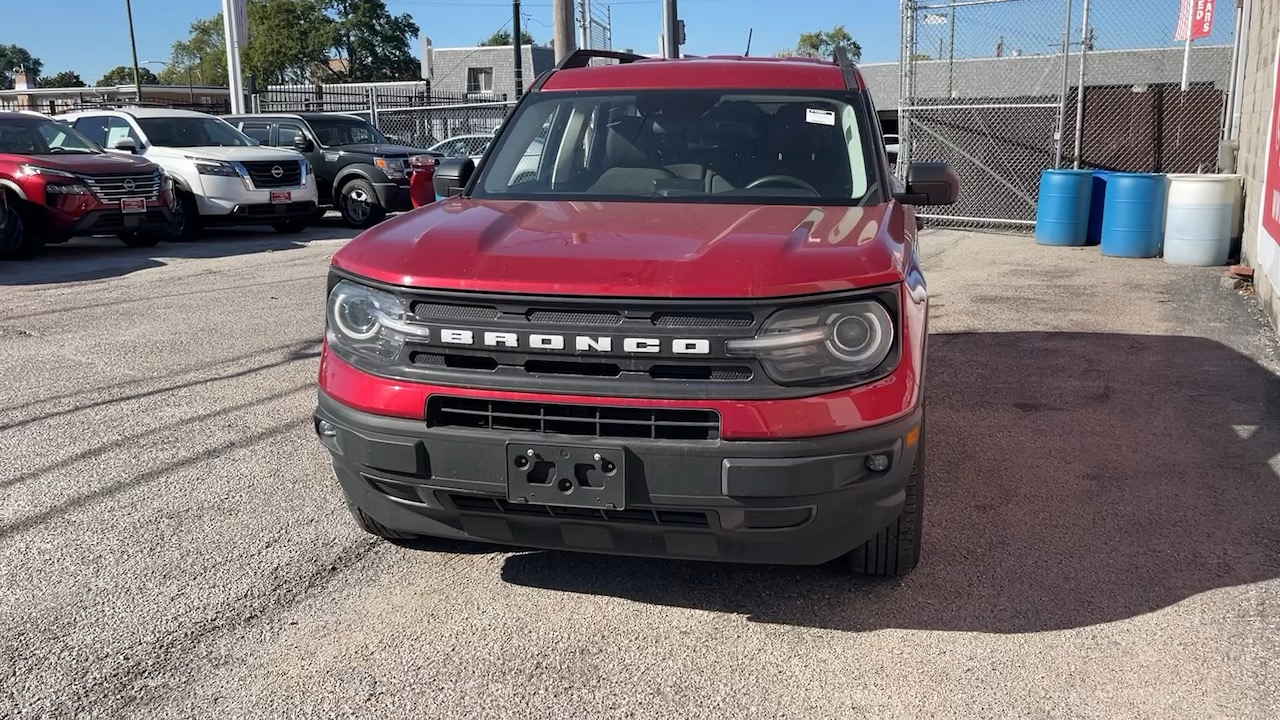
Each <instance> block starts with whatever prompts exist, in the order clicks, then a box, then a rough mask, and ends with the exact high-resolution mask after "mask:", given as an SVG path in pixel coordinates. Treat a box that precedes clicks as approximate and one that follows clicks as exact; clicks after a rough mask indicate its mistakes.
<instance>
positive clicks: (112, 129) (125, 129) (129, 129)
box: [106, 117, 142, 148]
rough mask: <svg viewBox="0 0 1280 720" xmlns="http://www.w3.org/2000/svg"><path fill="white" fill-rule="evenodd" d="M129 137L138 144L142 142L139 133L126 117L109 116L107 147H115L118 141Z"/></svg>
mask: <svg viewBox="0 0 1280 720" xmlns="http://www.w3.org/2000/svg"><path fill="white" fill-rule="evenodd" d="M125 138H129V139H130V140H133V142H134V143H136V144H137V145H138V146H141V145H142V143H141V142H140V141H139V140H138V134H137V133H136V132H134V131H133V126H132V125H130V124H129V121H127V120H125V119H124V118H118V117H109V118H107V142H106V147H109V148H113V147H115V146H116V143H118V142H120V141H121V140H123V139H125Z"/></svg>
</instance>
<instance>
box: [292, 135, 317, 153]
mask: <svg viewBox="0 0 1280 720" xmlns="http://www.w3.org/2000/svg"><path fill="white" fill-rule="evenodd" d="M293 149H294V150H297V151H298V152H311V151H312V150H315V149H316V144H315V143H313V142H311V138H309V137H307V136H306V135H296V136H294V138H293Z"/></svg>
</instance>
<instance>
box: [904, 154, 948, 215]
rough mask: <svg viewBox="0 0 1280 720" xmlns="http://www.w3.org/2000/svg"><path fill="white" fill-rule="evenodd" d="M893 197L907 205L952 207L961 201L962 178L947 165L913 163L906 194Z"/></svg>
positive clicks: (909, 170)
mask: <svg viewBox="0 0 1280 720" xmlns="http://www.w3.org/2000/svg"><path fill="white" fill-rule="evenodd" d="M893 197H894V199H895V200H897V201H898V202H901V203H905V204H907V205H950V204H952V203H954V202H955V201H956V200H959V199H960V176H959V175H957V174H956V172H955V171H954V170H952V169H951V168H950V167H948V166H947V164H946V163H940V162H918V163H911V165H910V167H908V168H907V189H906V192H901V193H895V194H894V196H893Z"/></svg>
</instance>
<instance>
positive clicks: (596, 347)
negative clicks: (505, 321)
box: [439, 328, 711, 355]
mask: <svg viewBox="0 0 1280 720" xmlns="http://www.w3.org/2000/svg"><path fill="white" fill-rule="evenodd" d="M439 338H440V342H441V343H443V344H445V345H473V346H475V345H478V346H481V347H490V348H507V349H512V350H517V349H521V348H526V349H530V350H565V349H566V348H569V347H572V348H573V351H574V352H577V353H611V352H613V351H614V348H615V347H619V348H621V349H622V352H625V353H661V352H662V351H663V350H664V348H663V342H664V341H662V340H659V339H658V338H638V337H614V336H609V335H574V336H565V335H549V334H545V333H532V334H527V335H526V334H522V333H513V332H476V331H474V330H461V329H457V328H441V329H440V330H439ZM666 342H667V343H668V345H667V347H666V348H665V349H666V350H667V351H668V352H670V353H671V354H673V355H710V354H711V341H710V340H706V339H703V338H675V339H673V340H668V341H666Z"/></svg>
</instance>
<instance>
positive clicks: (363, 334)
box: [327, 280, 428, 366]
mask: <svg viewBox="0 0 1280 720" xmlns="http://www.w3.org/2000/svg"><path fill="white" fill-rule="evenodd" d="M405 315H406V312H405V309H404V305H403V304H402V303H401V302H400V300H399V298H397V297H396V296H395V295H392V294H391V293H389V292H384V291H382V290H375V289H373V288H370V287H365V286H363V285H357V284H356V283H353V282H351V281H350V280H343V281H341V282H339V283H338V284H337V285H335V286H334V287H333V290H332V291H330V293H329V308H328V321H329V322H328V333H327V334H328V339H329V344H330V345H331V346H332V347H333V348H334V349H335V351H337V352H338V353H339V354H341V355H343V356H344V357H346V358H347V359H349V360H352V361H355V362H359V361H360V360H366V361H369V362H372V363H373V364H374V365H379V366H382V365H388V364H390V363H391V362H393V361H394V360H395V359H396V358H397V357H398V356H399V355H400V350H401V348H403V347H404V341H405V337H406V336H408V335H413V336H416V337H427V335H428V331H427V329H426V328H422V327H418V326H416V325H412V324H410V323H409V322H407V321H406V319H405Z"/></svg>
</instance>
